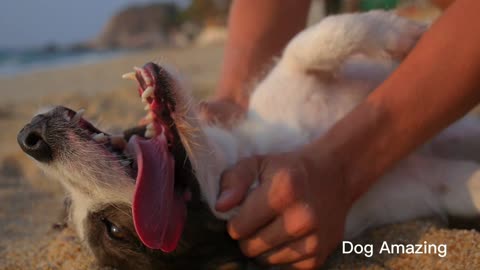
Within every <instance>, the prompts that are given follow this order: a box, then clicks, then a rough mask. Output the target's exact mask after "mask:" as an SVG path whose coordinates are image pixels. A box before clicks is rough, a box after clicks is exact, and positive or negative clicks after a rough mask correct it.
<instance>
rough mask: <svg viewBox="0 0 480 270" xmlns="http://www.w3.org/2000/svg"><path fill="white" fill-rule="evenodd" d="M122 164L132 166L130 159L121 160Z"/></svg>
mask: <svg viewBox="0 0 480 270" xmlns="http://www.w3.org/2000/svg"><path fill="white" fill-rule="evenodd" d="M120 164H122V166H124V167H128V166H130V161H128V160H120Z"/></svg>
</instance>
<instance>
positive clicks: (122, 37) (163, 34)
mask: <svg viewBox="0 0 480 270" xmlns="http://www.w3.org/2000/svg"><path fill="white" fill-rule="evenodd" d="M180 23H181V22H180V10H179V8H178V7H177V6H176V5H174V4H171V3H155V4H148V5H143V6H132V7H129V8H127V9H124V10H122V11H120V12H119V13H117V14H116V15H114V16H113V17H112V18H111V19H110V21H109V22H108V23H107V25H106V26H105V28H104V29H103V31H102V32H101V33H100V35H99V36H98V37H97V38H96V39H95V40H94V41H93V44H92V45H93V47H94V48H96V49H115V48H141V47H152V46H155V45H158V44H164V43H167V42H168V40H169V37H168V36H169V34H170V33H171V32H172V31H175V30H176V29H177V28H178V26H179V24H180Z"/></svg>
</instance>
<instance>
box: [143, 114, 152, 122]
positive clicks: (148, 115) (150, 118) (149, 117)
mask: <svg viewBox="0 0 480 270" xmlns="http://www.w3.org/2000/svg"><path fill="white" fill-rule="evenodd" d="M145 119H147V120H148V121H150V122H151V121H152V120H153V113H152V112H148V113H147V116H145Z"/></svg>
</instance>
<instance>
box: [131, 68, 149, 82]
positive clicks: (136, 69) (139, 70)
mask: <svg viewBox="0 0 480 270" xmlns="http://www.w3.org/2000/svg"><path fill="white" fill-rule="evenodd" d="M133 69H134V70H135V71H138V72H140V74H141V75H142V78H143V80H144V81H145V83H146V84H147V85H150V84H151V83H152V81H151V80H150V77H148V75H147V73H146V72H145V70H144V69H143V68H139V67H133Z"/></svg>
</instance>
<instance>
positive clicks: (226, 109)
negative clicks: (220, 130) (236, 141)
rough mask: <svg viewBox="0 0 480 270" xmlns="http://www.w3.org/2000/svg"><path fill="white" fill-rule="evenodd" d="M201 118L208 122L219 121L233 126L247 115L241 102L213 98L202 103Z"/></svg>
mask: <svg viewBox="0 0 480 270" xmlns="http://www.w3.org/2000/svg"><path fill="white" fill-rule="evenodd" d="M199 107H200V110H199V112H200V119H202V120H204V121H206V122H208V123H218V124H220V125H222V126H224V127H227V128H230V127H232V126H233V125H234V124H235V123H236V122H237V121H238V120H240V119H242V118H243V116H244V115H245V109H244V108H243V107H242V106H240V105H239V104H237V103H235V102H233V101H229V100H226V99H212V100H207V101H202V102H201V103H200V106H199Z"/></svg>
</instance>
